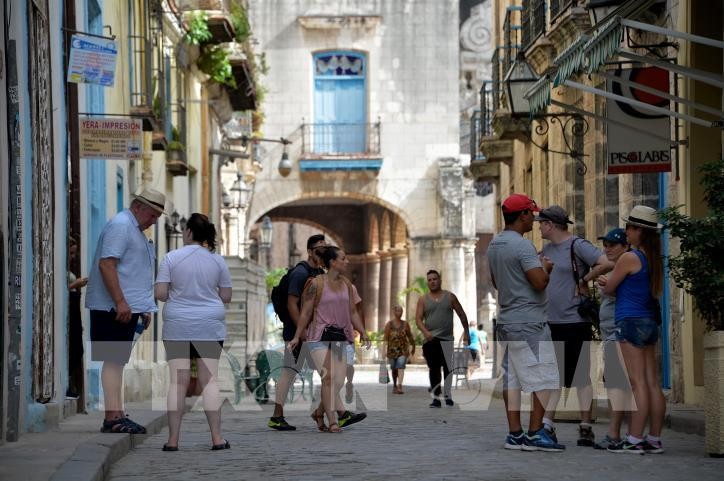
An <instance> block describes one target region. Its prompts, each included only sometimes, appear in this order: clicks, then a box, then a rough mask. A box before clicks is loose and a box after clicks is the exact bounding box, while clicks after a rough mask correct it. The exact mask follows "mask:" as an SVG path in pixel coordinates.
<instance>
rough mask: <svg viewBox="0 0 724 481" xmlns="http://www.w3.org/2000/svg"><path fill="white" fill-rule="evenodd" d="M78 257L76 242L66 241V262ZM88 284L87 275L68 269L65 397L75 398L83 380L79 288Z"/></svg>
mask: <svg viewBox="0 0 724 481" xmlns="http://www.w3.org/2000/svg"><path fill="white" fill-rule="evenodd" d="M77 258H78V242H76V240H75V239H73V238H72V237H71V238H70V239H69V241H68V264H69V265H72V264H73V263H74V261H75V259H77ZM87 284H88V278H87V277H78V276H76V275H75V273H73V271H71V270H70V268H69V269H68V390H67V391H66V396H67V397H73V398H77V397H78V396H79V395H80V392H81V390H80V386H81V385H82V380H83V319H82V317H81V309H80V306H81V304H80V298H81V293H82V291H81V289H83V288H84V287H85V286H86V285H87Z"/></svg>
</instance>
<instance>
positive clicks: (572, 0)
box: [550, 0, 579, 23]
mask: <svg viewBox="0 0 724 481" xmlns="http://www.w3.org/2000/svg"><path fill="white" fill-rule="evenodd" d="M578 3H579V0H550V4H551V23H553V19H554V18H556V17H557V16H558V15H560V14H561V13H563V12H564V11H565V10H566V9H567V8H569V7H572V6H573V5H576V4H578Z"/></svg>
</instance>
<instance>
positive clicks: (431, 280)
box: [415, 269, 470, 408]
mask: <svg viewBox="0 0 724 481" xmlns="http://www.w3.org/2000/svg"><path fill="white" fill-rule="evenodd" d="M441 286H442V278H441V276H440V273H439V272H438V271H436V270H434V269H430V270H429V271H427V287H428V289H429V290H430V292H428V293H427V294H425V295H424V296H422V297H420V299H418V301H417V311H416V313H415V321H416V324H417V328H418V329H419V330H420V332H421V333H422V335H423V336H424V337H425V341H424V343H423V345H422V355H423V356H424V357H425V361H426V362H427V367H428V369H429V371H430V372H429V376H430V391H431V392H432V402H431V403H430V407H431V408H439V407H441V406H442V403H441V402H440V384H443V383H444V390H443V393H444V395H445V404H446V405H448V406H453V405H454V404H455V403H454V402H453V399H452V394H451V388H452V377H451V376H450V372H451V371H452V363H453V343H454V341H455V336H454V333H453V312H455V313H456V314H457V315H458V317H459V318H460V322H461V323H462V325H463V339H464V340H465V343H466V344H469V343H470V333H469V332H468V317H467V316H466V315H465V311H464V310H463V306H461V305H460V301H458V298H457V296H455V294H453V293H452V292H450V291H446V290H443V289H442V288H441ZM441 369H442V372H443V376H444V378H443V377H441V375H440V370H441ZM443 379H444V380H443Z"/></svg>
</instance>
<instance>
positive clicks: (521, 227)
mask: <svg viewBox="0 0 724 481" xmlns="http://www.w3.org/2000/svg"><path fill="white" fill-rule="evenodd" d="M502 210H503V218H504V219H505V230H503V232H501V233H499V234H498V235H496V236H495V238H494V239H493V240H492V241H491V242H490V246H489V247H488V263H489V265H490V275H491V278H492V281H493V286H495V288H496V289H497V290H498V304H499V305H500V312H499V314H498V322H497V325H496V328H495V331H496V336H497V341H498V342H500V350H501V352H502V353H503V361H502V366H501V367H502V371H503V372H502V375H503V400H504V401H505V410H506V414H507V418H508V429H509V434H508V436H507V437H506V438H505V444H504V445H503V447H504V448H505V449H516V450H523V451H548V452H559V451H563V450H564V449H565V446H562V445H560V444H558V443H557V442H556V441H555V440H553V439H551V438H550V436H549V435H548V433H547V432H546V430H545V429H544V428H543V413H544V412H545V406H546V405H547V404H548V399H549V398H550V394H551V392H552V391H553V390H555V389H558V367H557V365H556V360H555V359H556V358H555V352H554V350H553V344H552V342H551V331H550V328H549V327H548V323H547V322H545V313H546V294H545V289H546V286H547V285H548V279H549V274H550V271H551V270H552V269H553V264H551V263H550V261H548V260H547V259H542V260H541V259H540V258H539V257H538V253H537V252H536V249H535V246H533V243H532V242H530V241H529V240H528V239H526V238H524V237H523V234H525V233H526V232H530V231H531V230H533V221H534V219H535V216H534V214H533V213H534V212H538V211H539V209H538V206H537V205H536V203H535V202H534V201H533V200H532V199H531V198H530V197H528V196H527V195H524V194H513V195H511V196H509V197H508V198H507V199H505V201H503V205H502ZM521 390H523V391H526V392H529V393H531V406H532V407H533V410H532V412H531V414H530V423H529V426H528V432H527V433H524V432H523V428H522V426H521V423H520V401H521Z"/></svg>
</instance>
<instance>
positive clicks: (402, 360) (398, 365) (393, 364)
mask: <svg viewBox="0 0 724 481" xmlns="http://www.w3.org/2000/svg"><path fill="white" fill-rule="evenodd" d="M405 366H407V358H406V357H405V356H400V357H391V358H390V369H405Z"/></svg>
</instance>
